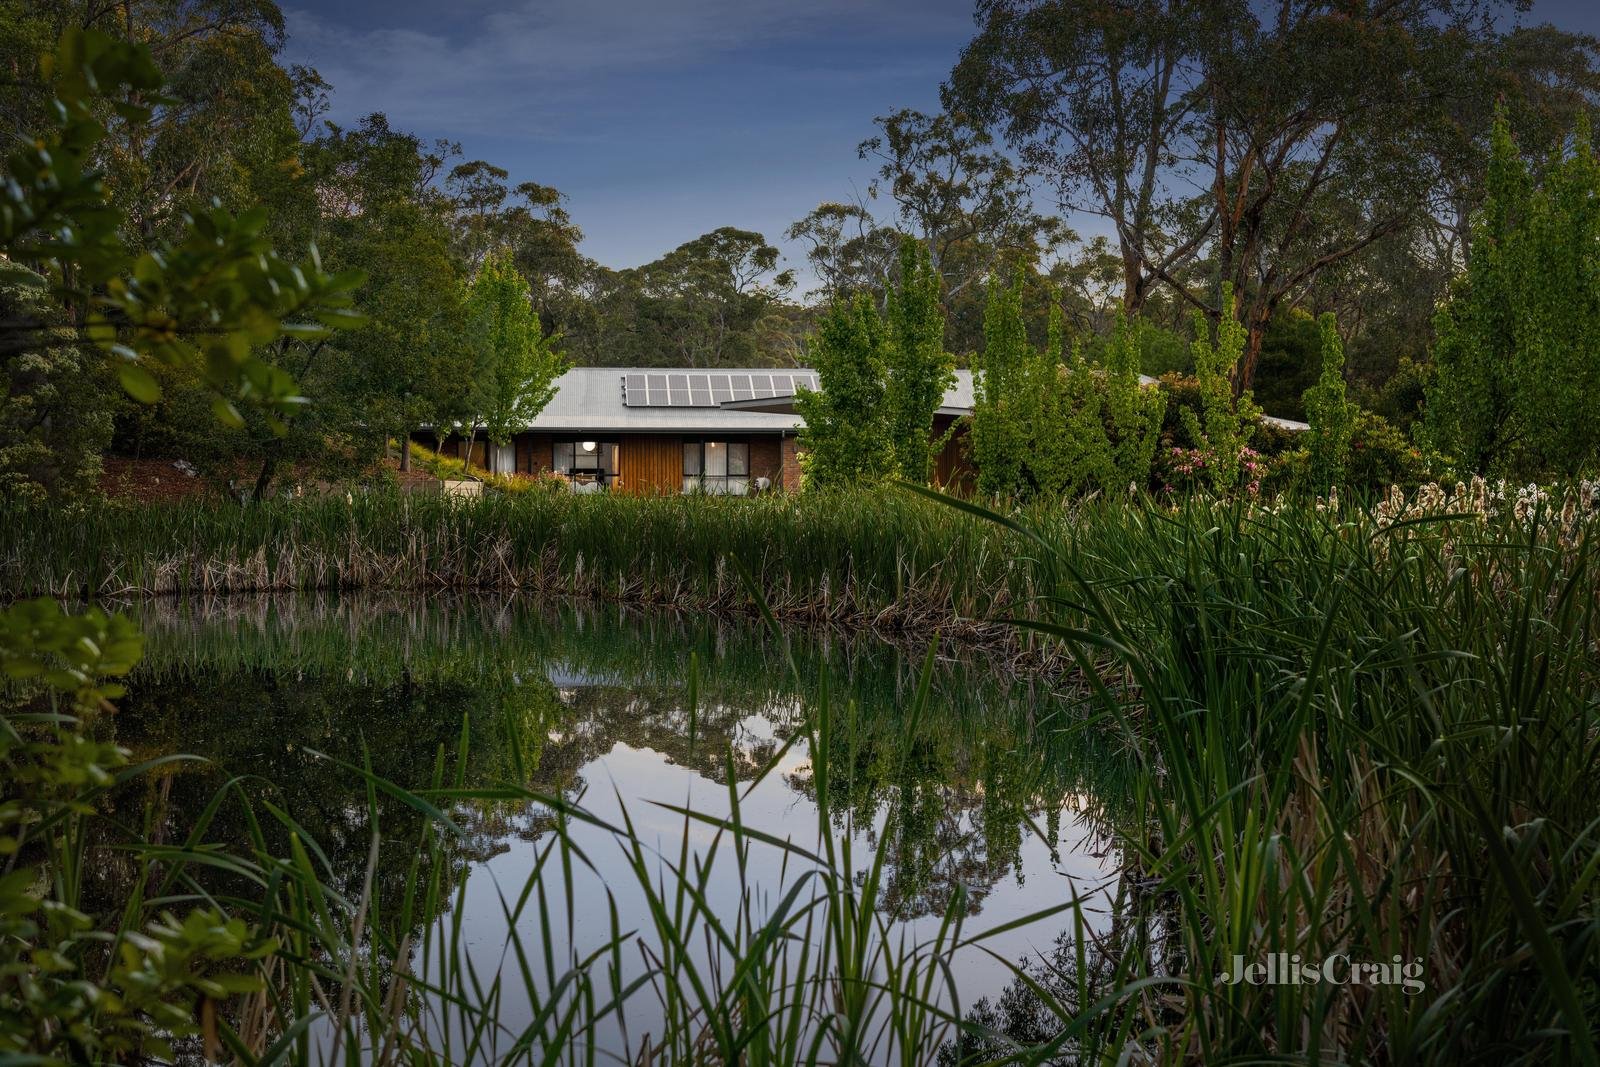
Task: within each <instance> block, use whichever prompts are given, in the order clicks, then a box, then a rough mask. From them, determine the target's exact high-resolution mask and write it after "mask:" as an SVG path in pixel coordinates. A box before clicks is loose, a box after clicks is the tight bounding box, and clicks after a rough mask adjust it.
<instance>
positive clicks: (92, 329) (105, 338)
mask: <svg viewBox="0 0 1600 1067" xmlns="http://www.w3.org/2000/svg"><path fill="white" fill-rule="evenodd" d="M46 72H47V75H48V76H50V77H52V78H53V82H54V91H55V94H56V101H57V106H56V108H55V109H54V114H55V116H56V120H55V125H54V126H53V128H52V129H51V130H49V131H48V133H46V134H45V135H44V136H42V137H41V138H40V139H39V140H37V141H36V142H34V143H31V144H29V145H27V146H26V147H23V148H19V149H17V150H16V151H15V152H13V153H12V154H11V156H10V157H8V158H7V160H6V164H5V171H6V174H7V175H8V178H7V180H6V181H5V182H4V183H0V252H3V253H4V254H5V255H6V256H7V257H8V258H10V259H12V260H17V261H19V262H23V263H31V264H35V265H37V267H38V268H39V270H40V273H42V274H43V275H44V276H45V278H46V279H47V281H48V282H49V284H50V286H51V287H52V289H53V290H54V291H55V292H56V293H57V294H58V295H59V297H60V298H61V299H62V300H63V301H64V302H65V303H66V304H67V306H68V307H69V309H72V311H73V321H74V322H76V323H80V324H81V332H82V336H84V337H85V338H87V339H89V340H91V341H93V342H94V343H96V344H98V345H99V346H100V347H101V348H103V349H104V350H105V351H106V353H107V354H108V355H109V356H110V357H112V358H114V359H115V360H116V361H117V373H118V376H119V377H120V379H121V381H122V384H123V387H124V388H125V389H126V390H127V391H128V393H129V394H130V395H131V396H133V397H134V398H135V399H137V400H140V401H143V402H146V403H148V402H150V401H153V400H155V399H156V398H157V397H158V396H159V387H158V386H157V383H156V379H155V378H154V377H153V376H152V375H151V373H150V372H149V370H147V369H146V368H145V367H144V366H143V365H142V364H141V359H142V358H143V357H150V358H153V359H155V360H157V361H159V362H161V363H164V364H167V365H169V366H184V367H187V368H190V369H192V370H193V371H194V372H195V373H197V374H198V375H200V376H201V377H202V378H203V379H204V380H205V381H206V382H207V384H208V385H209V386H210V387H211V388H213V389H214V390H215V391H216V394H217V399H216V411H217V414H218V415H219V417H221V418H222V419H223V421H224V422H225V423H228V424H232V425H238V424H239V423H240V422H241V421H242V420H241V416H240V415H239V412H238V409H237V408H236V407H235V406H234V404H233V398H240V399H245V400H248V401H250V402H252V403H257V404H260V405H262V406H263V407H264V408H266V409H267V410H268V411H269V412H272V413H273V414H274V415H275V416H278V415H282V414H284V413H287V412H289V411H292V410H294V409H295V408H297V407H298V406H299V405H300V404H301V403H302V402H303V399H302V398H301V396H300V395H299V392H298V389H297V388H296V385H295V382H294V380H293V379H292V378H291V377H290V376H289V375H288V374H287V373H285V372H284V371H283V370H282V369H281V368H279V367H277V366H275V365H274V364H273V363H271V362H269V361H268V360H266V359H264V358H262V357H261V355H260V354H259V350H260V349H261V348H262V347H263V346H267V345H270V344H273V343H275V342H279V341H284V342H288V341H295V342H301V343H306V342H312V343H314V342H316V341H318V340H322V339H325V338H327V337H329V336H330V335H331V333H332V331H333V330H335V329H337V328H342V327H345V326H350V325H356V324H359V323H360V321H361V317H360V316H359V315H358V314H356V313H355V312H354V311H352V310H351V296H350V293H351V290H353V289H354V288H355V287H356V286H357V285H358V284H360V282H361V277H362V276H361V274H360V272H359V271H349V272H343V273H341V274H338V275H332V274H328V273H327V272H325V271H324V270H322V267H321V264H320V261H319V260H318V259H317V257H316V254H315V251H314V250H313V252H312V254H311V256H310V257H309V259H308V260H307V261H305V262H303V263H298V264H295V263H289V262H286V261H284V260H281V259H279V258H278V257H277V256H276V255H275V254H274V253H273V252H272V250H271V243H270V241H269V240H268V239H267V237H266V234H265V230H266V225H267V214H266V212H265V211H263V210H261V209H254V210H251V211H247V212H244V213H243V214H239V215H234V214H232V213H230V212H228V211H225V210H223V209H222V208H221V207H214V208H213V209H212V210H210V211H206V212H203V213H197V214H195V215H193V216H191V217H189V218H188V219H187V221H186V223H185V226H184V228H183V230H182V232H181V233H180V234H179V235H178V236H177V237H176V238H175V239H173V240H171V241H168V242H162V243H158V244H157V245H156V247H154V248H152V249H150V250H148V251H144V252H139V251H137V250H136V249H134V248H131V247H130V246H129V245H128V244H127V243H126V242H125V240H124V238H123V236H122V232H121V230H122V226H123V223H124V215H123V213H122V212H120V211H119V210H118V209H117V208H115V207H113V206H112V204H111V203H110V202H109V201H108V199H107V196H106V191H105V185H104V179H103V177H102V175H101V174H100V172H99V171H98V170H96V169H95V165H96V162H97V157H98V153H99V152H100V150H101V147H102V142H103V141H104V140H105V138H106V135H107V127H106V125H105V124H104V122H103V121H102V120H101V118H100V112H101V109H102V105H103V104H109V106H110V108H111V110H113V111H114V112H115V113H116V115H117V117H118V119H120V120H121V121H123V122H127V123H131V124H138V123H140V122H143V121H145V120H147V119H148V118H149V116H150V114H151V111H152V109H153V107H154V106H155V105H156V104H158V103H160V102H161V100H162V98H161V97H160V95H159V90H160V88H161V84H162V78H161V75H160V72H159V71H158V70H157V69H156V67H155V64H154V62H153V61H152V59H151V56H150V51H149V49H148V48H147V47H144V46H138V45H132V44H128V43H125V42H122V41H118V40H115V39H113V38H111V37H109V36H107V35H105V34H103V33H100V32H98V31H95V30H87V31H80V30H75V29H74V30H69V31H67V32H66V33H65V34H63V36H62V38H61V42H60V46H59V49H58V51H57V53H56V54H55V55H54V56H53V57H51V58H50V59H49V60H48V62H47V65H46ZM6 274H7V275H8V276H9V279H11V280H13V281H19V280H20V281H23V282H25V281H26V275H24V274H22V273H20V272H19V271H18V270H17V268H16V267H11V268H9V269H7V270H6ZM4 326H5V327H6V331H7V332H11V331H13V330H16V329H17V328H18V325H17V324H15V323H5V324H4ZM21 328H22V329H24V330H26V329H27V328H28V326H27V325H26V324H22V326H21Z"/></svg>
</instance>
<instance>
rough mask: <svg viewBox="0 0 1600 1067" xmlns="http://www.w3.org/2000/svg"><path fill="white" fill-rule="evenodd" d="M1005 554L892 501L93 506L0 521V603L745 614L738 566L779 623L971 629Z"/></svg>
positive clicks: (1022, 580) (10, 515) (977, 529)
mask: <svg viewBox="0 0 1600 1067" xmlns="http://www.w3.org/2000/svg"><path fill="white" fill-rule="evenodd" d="M1014 548H1015V546H1014V545H1013V544H1012V540H1011V537H1010V535H1009V534H1008V533H1007V532H1006V531H1004V530H1002V529H999V528H996V527H994V526H991V525H989V524H986V523H981V522H976V521H974V520H973V519H972V518H970V517H969V516H966V515H962V514H960V513H957V512H954V511H951V510H950V509H948V508H943V507H939V506H937V505H934V504H932V503H930V502H928V501H925V500H920V499H916V498H912V497H910V496H908V495H906V494H903V493H895V492H884V493H876V494H858V495H847V496H838V497H833V496H817V495H806V496H800V497H793V496H789V497H784V496H773V497H767V498H760V499H720V498H713V497H698V496H697V497H660V498H640V497H624V496H620V495H619V496H611V495H603V494H602V495H592V496H591V495H584V496H578V495H573V494H555V493H531V494H523V495H521V496H516V497H508V496H490V497H486V498H482V499H476V500H460V499H457V498H451V497H440V496H424V495H414V496H404V495H400V494H389V493H374V494H367V495H362V496H359V497H354V498H344V497H322V498H317V499H308V500H287V501H280V502H270V503H265V504H259V505H254V506H250V507H239V506H236V505H231V504H219V503H186V504H178V505H168V506H157V507H150V506H143V507H141V506H132V507H130V506H124V505H116V504H99V505H91V506H88V507H85V508H83V509H79V510H73V511H70V512H63V511H55V510H44V511H30V510H26V509H13V510H9V511H7V512H6V513H5V514H4V515H3V516H0V589H5V590H8V591H10V592H11V593H12V594H13V595H49V596H57V597H68V598H99V597H116V596H126V595H136V594H156V595H175V594H197V595H204V594H221V593H238V592H263V591H275V590H276V591H282V590H313V589H387V590H404V591H419V590H424V591H445V590H465V589H493V590H512V589H517V590H531V591H539V592H543V593H551V594H560V595H576V596H584V597H593V598H599V599H608V600H616V601H623V602H629V603H639V604H654V605H674V606H680V607H692V608H696V609H702V610H703V609H710V610H727V611H739V612H746V611H748V610H749V605H750V599H749V596H748V593H747V592H746V590H745V589H744V587H743V585H742V583H741V581H740V578H739V574H738V567H741V566H742V567H743V568H745V569H746V570H748V571H749V572H751V573H752V574H754V575H755V576H756V577H757V580H758V582H759V585H760V589H761V591H762V594H763V596H764V597H765V598H766V600H767V603H768V604H769V605H770V606H771V609H772V611H773V612H774V613H775V614H776V615H777V616H779V617H780V618H805V619H809V620H816V621H831V622H837V623H843V624H850V625H875V626H878V627H879V628H882V629H895V628H917V627H924V626H926V625H928V624H929V623H931V622H939V623H941V624H944V625H946V626H947V627H952V626H954V627H957V628H959V627H961V626H963V625H964V626H966V627H968V628H972V627H977V626H979V624H980V623H981V622H982V620H986V619H989V618H991V617H994V616H996V615H1000V614H1004V613H1006V612H1008V611H1010V610H1012V609H1014V608H1015V607H1016V606H1017V605H1018V604H1021V603H1024V602H1026V600H1027V599H1028V598H1029V597H1030V596H1031V595H1032V592H1033V588H1032V586H1031V571H1030V569H1029V568H1028V567H1027V565H1026V563H1025V562H1022V561H1019V560H1017V559H1016V558H1015V552H1014ZM730 561H737V563H736V564H734V563H730ZM991 632H992V631H991Z"/></svg>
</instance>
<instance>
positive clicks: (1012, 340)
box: [971, 268, 1029, 496]
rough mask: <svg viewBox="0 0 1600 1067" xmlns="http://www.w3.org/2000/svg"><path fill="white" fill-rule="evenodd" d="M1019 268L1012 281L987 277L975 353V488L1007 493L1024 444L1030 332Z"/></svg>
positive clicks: (1017, 481) (1015, 486)
mask: <svg viewBox="0 0 1600 1067" xmlns="http://www.w3.org/2000/svg"><path fill="white" fill-rule="evenodd" d="M1022 280H1023V275H1022V271H1021V269H1020V268H1019V269H1018V270H1017V271H1016V274H1015V277H1014V279H1013V281H1012V283H1011V284H1010V285H1006V284H1005V283H1003V282H1002V281H1001V280H1000V278H999V277H998V276H995V277H992V278H990V279H989V301H988V303H987V304H986V305H985V307H984V312H983V350H982V351H981V352H979V353H977V354H976V355H975V356H974V357H973V361H972V363H973V374H972V394H973V396H972V400H973V403H972V430H971V449H972V460H973V463H974V465H975V466H976V467H977V468H978V478H977V485H978V490H979V491H980V492H982V493H984V494H986V495H989V496H995V495H1000V496H1006V495H1010V494H1013V493H1016V492H1018V491H1019V490H1020V489H1021V488H1022V484H1023V482H1022V457H1023V451H1024V449H1025V447H1026V444H1027V435H1026V432H1025V429H1024V423H1023V412H1022V411H1021V410H1020V408H1021V401H1020V399H1019V398H1020V397H1021V396H1023V395H1026V393H1025V390H1024V388H1023V385H1024V381H1023V380H1024V377H1025V376H1026V374H1027V362H1028V355H1029V350H1028V331H1027V326H1026V325H1025V324H1024V322H1023V318H1022Z"/></svg>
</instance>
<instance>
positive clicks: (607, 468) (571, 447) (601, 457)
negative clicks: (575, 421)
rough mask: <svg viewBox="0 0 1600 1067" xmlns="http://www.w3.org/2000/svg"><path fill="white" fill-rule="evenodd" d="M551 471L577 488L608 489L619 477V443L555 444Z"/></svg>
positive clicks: (560, 442) (551, 457)
mask: <svg viewBox="0 0 1600 1067" xmlns="http://www.w3.org/2000/svg"><path fill="white" fill-rule="evenodd" d="M550 468H551V469H552V470H554V471H555V472H556V473H557V474H564V475H566V476H567V477H568V478H570V479H572V481H573V482H574V483H575V484H580V485H598V486H600V487H601V488H605V487H606V486H609V485H610V484H611V482H612V479H614V478H615V477H616V474H617V443H616V442H615V441H597V440H589V441H556V442H555V443H554V444H552V445H551V446H550Z"/></svg>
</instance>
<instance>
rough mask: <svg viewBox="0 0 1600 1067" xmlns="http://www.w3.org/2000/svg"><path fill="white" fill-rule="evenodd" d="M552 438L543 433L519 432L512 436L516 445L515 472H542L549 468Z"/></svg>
mask: <svg viewBox="0 0 1600 1067" xmlns="http://www.w3.org/2000/svg"><path fill="white" fill-rule="evenodd" d="M553 440H554V439H553V438H552V437H551V436H550V435H549V434H544V433H519V434H517V435H516V437H515V438H513V441H514V442H515V443H516V447H517V473H518V474H542V473H544V472H545V471H547V470H549V469H550V458H551V457H550V445H551V443H552V441H553Z"/></svg>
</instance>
